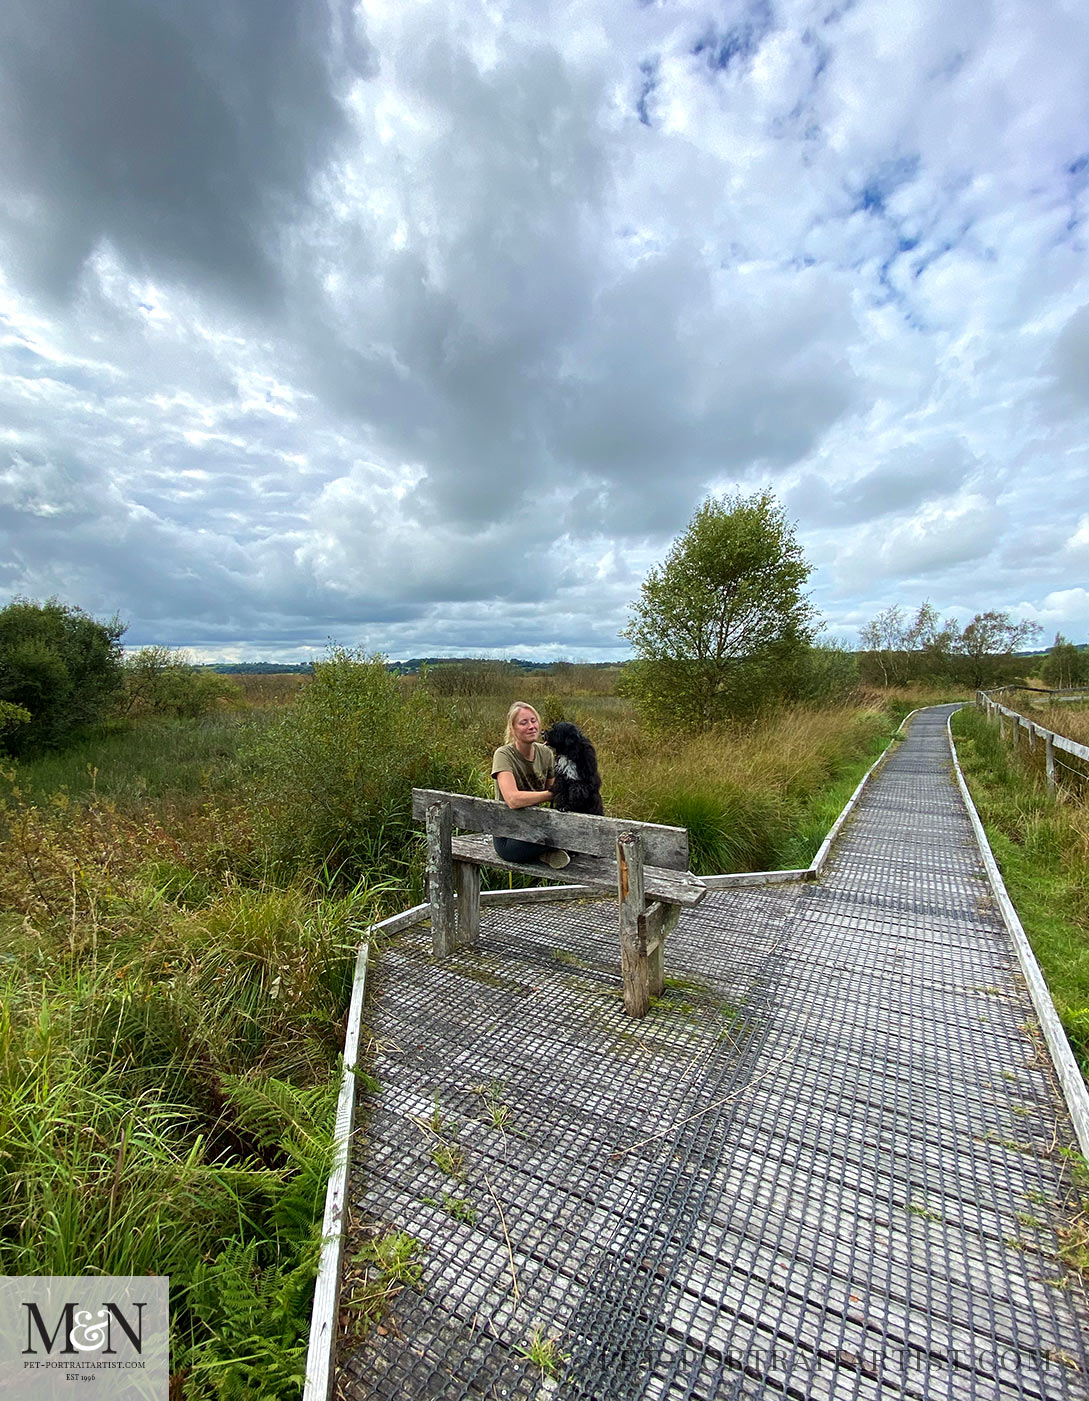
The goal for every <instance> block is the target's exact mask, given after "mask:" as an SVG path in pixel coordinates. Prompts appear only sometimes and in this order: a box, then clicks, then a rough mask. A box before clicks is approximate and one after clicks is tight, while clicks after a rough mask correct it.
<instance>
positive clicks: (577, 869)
mask: <svg viewBox="0 0 1089 1401" xmlns="http://www.w3.org/2000/svg"><path fill="white" fill-rule="evenodd" d="M570 815H571V814H570V813H565V814H564V816H570ZM454 821H455V823H456V822H457V816H456V814H455V817H454ZM500 835H503V834H502V833H500ZM452 851H453V856H454V860H455V861H469V862H471V863H472V864H473V865H475V866H498V867H499V868H500V869H501V870H504V871H520V872H521V873H522V874H523V875H530V876H539V877H540V878H541V879H543V880H549V881H552V880H555V881H561V882H563V883H565V884H570V885H593V886H597V887H599V888H600V889H601V891H602V893H603V894H609V895H613V896H615V895H616V887H617V869H616V851H615V846H614V849H613V854H612V855H611V856H586V855H584V854H583V853H581V852H574V853H572V855H571V864H570V865H569V866H564V867H562V868H561V869H560V870H558V871H557V870H553V869H552V867H551V866H547V865H545V863H544V862H543V861H535V862H533V863H532V864H530V863H526V862H515V861H504V860H503V859H502V857H499V856H497V855H496V854H495V847H494V846H493V845H492V839H491V837H488V836H465V837H455V838H454V839H453V842H452ZM643 885H644V888H645V890H646V893H647V895H648V896H650V897H651V898H652V899H654V900H667V901H669V902H670V904H674V905H689V906H691V905H698V904H699V902H700V901H701V900H702V899H703V897H704V896H705V895H706V894H707V887H706V886H705V885H704V884H703V882H702V881H701V880H700V878H699V876H694V875H692V874H691V872H689V871H673V870H667V869H665V868H664V867H660V866H644V867H643Z"/></svg>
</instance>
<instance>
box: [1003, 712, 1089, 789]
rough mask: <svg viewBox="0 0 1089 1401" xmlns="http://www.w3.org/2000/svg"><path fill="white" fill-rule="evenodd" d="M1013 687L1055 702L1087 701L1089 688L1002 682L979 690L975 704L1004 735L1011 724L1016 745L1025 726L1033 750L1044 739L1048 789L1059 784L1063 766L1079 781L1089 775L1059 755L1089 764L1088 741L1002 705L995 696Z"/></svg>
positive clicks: (1055, 787)
mask: <svg viewBox="0 0 1089 1401" xmlns="http://www.w3.org/2000/svg"><path fill="white" fill-rule="evenodd" d="M1010 691H1027V692H1028V693H1029V694H1030V695H1034V696H1047V698H1048V704H1049V705H1052V704H1054V703H1055V702H1056V701H1079V700H1080V701H1087V700H1089V690H1085V689H1084V688H1081V689H1078V690H1065V691H1043V690H1036V689H1034V688H1033V687H1031V686H1000V687H998V688H997V689H995V690H993V691H977V692H976V705H977V706H978V707H979V708H980V710H982V711H983V712H984V714H985V715H986V716H987V718H988V719H989V720H995V719H997V721H998V728H999V732H1000V734H1001V735H1002V737H1003V739H1004V738H1005V737H1006V725H1007V723H1010V724H1012V726H1013V729H1012V735H1013V743H1014V748H1016V747H1017V744H1018V742H1019V740H1020V737H1021V731H1022V730H1024V731H1025V732H1026V733H1027V735H1028V746H1029V749H1030V750H1034V749H1035V748H1036V744H1037V742H1038V741H1040V740H1042V741H1043V745H1044V773H1045V775H1046V777H1047V787H1048V792H1049V793H1054V792H1055V791H1056V789H1057V787H1058V774H1057V769H1059V768H1064V769H1067V770H1068V771H1069V772H1070V773H1072V774H1074V775H1075V776H1076V777H1077V779H1078V781H1079V782H1080V783H1084V782H1085V781H1086V780H1087V779H1089V771H1085V770H1082V769H1075V768H1073V767H1072V766H1071V765H1069V764H1064V763H1063V762H1062V760H1061V759H1056V757H1055V754H1056V751H1058V752H1059V753H1062V754H1070V755H1071V756H1072V757H1073V758H1075V759H1080V760H1081V761H1082V762H1083V763H1084V764H1087V765H1089V745H1086V744H1078V742H1077V741H1076V740H1073V739H1067V737H1066V736H1065V735H1059V734H1056V733H1055V732H1054V731H1053V730H1049V729H1047V728H1045V726H1043V725H1038V724H1037V723H1036V721H1035V720H1032V719H1030V718H1029V717H1028V716H1027V715H1022V714H1021V712H1020V711H1019V710H1011V709H1010V708H1009V707H1008V706H1005V705H1002V704H1001V702H1000V701H996V700H995V699H994V697H995V696H1001V695H1006V694H1008V693H1009V692H1010Z"/></svg>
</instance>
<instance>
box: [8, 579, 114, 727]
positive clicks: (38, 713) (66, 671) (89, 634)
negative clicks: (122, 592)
mask: <svg viewBox="0 0 1089 1401" xmlns="http://www.w3.org/2000/svg"><path fill="white" fill-rule="evenodd" d="M124 631H125V626H124V624H123V623H121V622H120V621H119V619H118V618H117V617H116V616H115V617H114V618H112V619H111V620H110V621H109V622H107V623H103V622H99V621H97V620H96V619H95V618H92V617H90V616H89V615H88V614H86V613H84V612H83V610H82V609H81V608H75V607H73V606H72V605H70V604H65V603H61V602H59V601H58V600H57V599H55V598H51V599H49V600H48V601H47V602H45V603H35V602H32V601H31V600H30V599H26V598H17V599H14V600H13V601H12V602H11V603H9V604H8V605H7V607H6V608H3V609H0V701H4V702H7V703H8V704H9V705H14V706H17V707H21V709H22V710H23V711H24V712H26V713H27V714H29V716H30V718H29V720H27V721H26V722H25V723H23V724H21V725H19V727H18V728H17V729H14V730H13V731H12V732H11V733H10V734H9V735H8V737H7V740H6V743H7V746H8V748H9V749H10V750H11V752H12V753H14V754H25V753H30V752H32V751H34V750H37V749H44V748H49V747H51V746H54V745H57V744H61V743H63V742H64V740H65V739H66V738H67V737H68V736H69V735H70V734H71V733H72V732H73V731H74V730H76V729H78V728H79V727H80V726H81V725H87V724H92V723H94V722H96V721H99V720H102V719H103V718H105V716H106V715H107V713H108V712H109V709H110V706H111V704H112V702H113V699H114V697H115V696H116V694H117V692H118V690H119V689H120V686H121V637H122V635H123V633H124Z"/></svg>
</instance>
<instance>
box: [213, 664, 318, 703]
mask: <svg viewBox="0 0 1089 1401" xmlns="http://www.w3.org/2000/svg"><path fill="white" fill-rule="evenodd" d="M309 679H310V678H309V676H308V675H307V673H306V672H304V671H265V672H244V671H240V672H234V673H233V674H232V675H231V680H232V681H234V682H235V684H236V685H237V686H238V688H239V689H240V690H241V692H242V696H243V698H244V700H245V702H246V704H247V705H253V706H269V705H290V704H291V702H292V701H293V700H294V699H295V697H296V696H297V695H298V694H299V688H300V687H301V686H303V685H304V684H305V683H306V682H307V681H308V680H309Z"/></svg>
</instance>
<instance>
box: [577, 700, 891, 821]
mask: <svg viewBox="0 0 1089 1401" xmlns="http://www.w3.org/2000/svg"><path fill="white" fill-rule="evenodd" d="M886 723H887V722H886V717H885V716H884V715H882V714H881V713H880V712H879V711H877V710H876V709H872V710H871V709H861V710H860V709H859V708H858V707H857V706H837V707H833V708H829V709H826V710H812V709H807V708H803V707H800V706H799V707H794V708H791V709H787V710H782V711H779V712H778V713H776V714H774V715H771V716H769V717H767V718H765V719H761V720H757V721H751V722H747V723H738V724H734V725H728V726H724V727H722V728H721V729H718V730H714V731H711V732H708V733H705V734H669V735H650V734H647V733H645V732H643V731H640V730H639V729H638V728H637V726H636V722H635V720H634V718H633V717H631V715H630V714H629V715H627V716H625V717H623V718H621V717H619V716H618V717H616V719H615V720H612V721H611V723H610V722H609V721H606V723H605V724H603V725H601V727H600V729H601V740H600V743H599V744H598V746H597V748H598V755H599V758H600V760H601V769H602V773H603V775H604V785H605V792H606V801H607V804H608V806H609V810H610V811H615V812H618V813H623V814H624V815H625V816H629V817H634V818H636V819H643V818H645V819H647V820H651V815H652V814H653V813H654V811H655V810H656V807H657V802H658V799H659V797H660V795H661V794H662V793H663V792H673V791H677V790H682V789H685V788H691V787H697V788H705V789H727V790H732V791H743V792H749V793H753V794H759V795H761V797H762V798H771V799H774V800H787V801H790V800H792V799H794V798H796V797H798V796H799V795H801V794H803V793H808V792H811V791H812V790H813V789H814V788H817V787H819V786H820V784H821V782H822V781H823V780H824V778H825V777H826V776H827V774H828V772H829V770H830V768H831V767H834V766H835V765H836V763H837V762H838V761H839V759H840V758H841V757H842V755H843V753H844V751H845V750H850V749H851V748H852V746H853V744H854V740H855V737H856V736H857V735H858V734H859V732H860V730H861V731H865V732H866V733H869V734H873V733H876V732H877V730H879V729H880V728H882V727H883V726H884V725H885V724H886Z"/></svg>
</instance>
